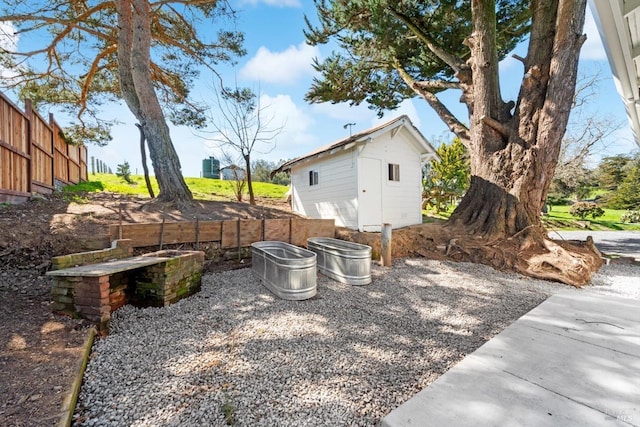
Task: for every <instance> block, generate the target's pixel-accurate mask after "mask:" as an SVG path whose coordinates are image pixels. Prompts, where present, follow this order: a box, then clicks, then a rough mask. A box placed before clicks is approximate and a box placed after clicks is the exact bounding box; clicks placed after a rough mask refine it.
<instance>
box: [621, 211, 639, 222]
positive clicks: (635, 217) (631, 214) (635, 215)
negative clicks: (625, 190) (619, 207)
mask: <svg viewBox="0 0 640 427" xmlns="http://www.w3.org/2000/svg"><path fill="white" fill-rule="evenodd" d="M620 221H622V222H623V223H624V222H640V211H626V212H625V213H623V214H622V216H620Z"/></svg>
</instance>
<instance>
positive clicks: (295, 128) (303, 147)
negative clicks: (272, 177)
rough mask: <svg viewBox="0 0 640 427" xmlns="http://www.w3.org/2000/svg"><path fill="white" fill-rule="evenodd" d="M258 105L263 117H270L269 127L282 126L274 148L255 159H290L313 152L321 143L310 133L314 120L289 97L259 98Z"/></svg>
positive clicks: (262, 96)
mask: <svg viewBox="0 0 640 427" xmlns="http://www.w3.org/2000/svg"><path fill="white" fill-rule="evenodd" d="M260 105H261V107H262V108H265V117H272V120H271V127H272V128H277V127H279V126H282V131H281V132H280V134H279V135H278V137H277V141H276V148H275V149H274V150H273V151H272V152H270V153H268V154H267V155H261V154H257V155H256V156H254V157H255V158H266V159H268V160H273V161H278V160H280V159H290V158H293V157H297V156H300V155H302V154H305V153H306V152H308V151H311V150H313V148H314V147H317V146H318V145H321V144H322V143H323V142H321V141H319V140H318V137H317V136H316V135H315V134H314V133H313V132H312V127H313V125H314V124H315V121H314V119H313V118H312V117H311V116H310V115H309V114H307V112H306V111H304V109H302V108H300V107H299V106H298V105H296V103H295V102H294V101H293V100H292V99H291V97H290V96H289V95H282V94H280V95H276V96H269V95H266V94H263V95H261V96H260Z"/></svg>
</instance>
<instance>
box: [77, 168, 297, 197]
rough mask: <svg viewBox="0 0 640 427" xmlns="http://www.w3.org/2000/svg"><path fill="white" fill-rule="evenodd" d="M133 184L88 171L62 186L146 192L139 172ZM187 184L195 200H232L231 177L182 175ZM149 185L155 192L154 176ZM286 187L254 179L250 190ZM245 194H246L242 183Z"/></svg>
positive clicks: (280, 191) (274, 192)
mask: <svg viewBox="0 0 640 427" xmlns="http://www.w3.org/2000/svg"><path fill="white" fill-rule="evenodd" d="M131 179H132V180H133V181H134V184H128V183H127V182H125V180H124V179H122V178H120V177H119V176H117V175H112V174H103V173H98V174H90V175H89V181H88V182H82V183H80V184H78V185H72V186H68V187H65V191H67V192H79V191H88V192H95V191H109V192H113V193H121V194H130V195H134V196H142V197H145V196H148V195H149V193H148V192H147V186H146V184H145V182H144V176H143V175H131ZM184 180H185V182H186V183H187V186H188V187H189V189H190V190H191V192H192V193H193V197H194V198H195V199H198V200H225V201H228V200H235V196H234V191H233V186H234V184H235V183H234V182H233V181H223V180H220V179H210V178H185V179H184ZM151 185H152V187H153V190H154V192H155V193H156V194H158V183H157V182H156V179H155V177H153V176H152V177H151ZM287 190H288V187H287V186H285V185H278V184H271V183H268V182H254V183H253V191H254V193H255V195H256V197H266V198H272V199H284V197H285V196H284V195H285V193H286V192H287ZM244 194H245V195H246V196H245V198H246V199H248V198H249V195H248V192H247V189H246V187H245V190H244Z"/></svg>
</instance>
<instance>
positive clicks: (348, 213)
mask: <svg viewBox="0 0 640 427" xmlns="http://www.w3.org/2000/svg"><path fill="white" fill-rule="evenodd" d="M310 170H317V171H318V185H313V186H310V185H309V171H310ZM291 189H292V194H291V197H292V209H293V211H294V212H298V213H301V214H303V215H306V216H308V217H311V218H334V219H335V223H336V225H338V226H342V227H349V228H357V227H358V213H357V211H358V206H357V202H356V197H357V180H356V157H355V152H354V150H353V149H351V150H342V151H341V152H339V153H337V154H334V155H333V156H323V157H320V158H318V159H315V160H312V161H309V162H303V163H302V164H299V165H295V166H293V167H292V168H291Z"/></svg>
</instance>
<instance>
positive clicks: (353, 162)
mask: <svg viewBox="0 0 640 427" xmlns="http://www.w3.org/2000/svg"><path fill="white" fill-rule="evenodd" d="M436 156H437V154H436V153H435V150H434V149H433V147H432V146H431V144H429V142H428V141H427V140H426V138H425V137H424V136H423V135H422V134H421V133H420V131H419V130H418V129H416V127H415V126H414V125H413V123H411V120H409V117H407V116H405V115H403V116H400V117H398V118H396V119H394V120H391V121H390V122H387V123H385V124H382V125H380V126H376V127H374V128H371V129H368V130H365V131H363V132H359V133H356V134H354V135H352V136H350V137H348V138H345V139H343V140H340V141H338V142H335V143H333V144H329V145H326V146H324V147H321V148H319V149H317V150H315V151H313V152H311V153H309V154H307V155H305V156H302V157H298V158H296V159H293V160H290V161H288V162H286V163H285V164H283V165H282V166H280V167H279V168H278V169H276V170H275V171H274V172H273V173H276V172H281V171H289V172H290V174H291V207H292V209H293V211H294V212H297V213H300V214H302V215H305V216H308V217H311V218H333V219H335V222H336V225H338V226H343V227H348V228H352V229H357V230H360V231H380V229H381V225H382V224H383V223H389V224H391V225H392V226H393V228H399V227H404V226H407V225H413V224H420V223H422V210H421V207H422V165H423V164H424V163H425V162H427V161H428V160H430V159H431V158H433V157H436Z"/></svg>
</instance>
